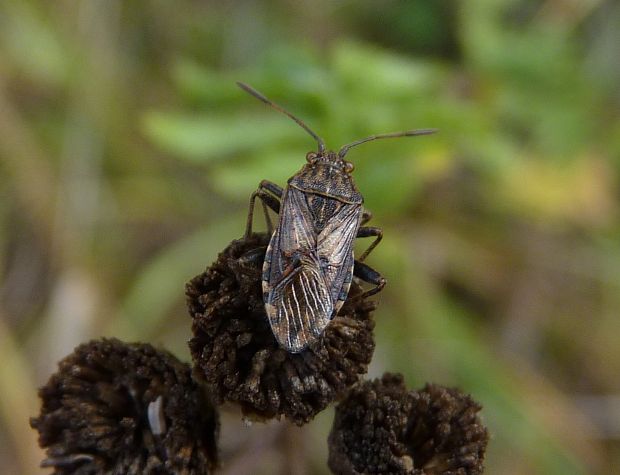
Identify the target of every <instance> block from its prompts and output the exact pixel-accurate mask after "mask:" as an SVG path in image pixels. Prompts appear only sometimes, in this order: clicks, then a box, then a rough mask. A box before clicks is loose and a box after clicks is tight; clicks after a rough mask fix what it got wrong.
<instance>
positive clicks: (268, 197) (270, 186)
mask: <svg viewBox="0 0 620 475" xmlns="http://www.w3.org/2000/svg"><path fill="white" fill-rule="evenodd" d="M268 192H270V193H268ZM282 193H283V190H282V188H280V187H279V186H278V185H276V184H275V183H272V182H270V181H267V180H263V181H261V182H260V184H259V185H258V189H257V190H256V191H255V192H254V193H252V196H250V207H249V209H248V220H247V224H246V227H245V236H246V237H247V236H249V235H250V234H252V220H253V218H254V204H255V202H256V198H257V197H258V198H260V200H261V204H262V206H263V212H264V213H265V221H266V222H267V229H268V231H269V233H270V234H271V232H272V231H273V225H272V224H271V218H270V217H269V213H268V211H267V207H269V208H271V209H272V210H273V211H275V212H276V213H279V212H280V198H281V197H282ZM274 195H275V196H274Z"/></svg>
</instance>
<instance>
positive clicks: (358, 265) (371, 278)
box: [353, 261, 387, 299]
mask: <svg viewBox="0 0 620 475" xmlns="http://www.w3.org/2000/svg"><path fill="white" fill-rule="evenodd" d="M353 275H354V276H355V277H358V278H360V279H362V280H363V281H364V282H368V283H369V284H374V287H373V288H372V289H370V290H367V291H366V292H364V293H363V294H362V295H360V296H359V298H362V299H363V298H366V297H370V296H371V295H375V294H376V293H377V292H381V290H383V287H385V284H386V282H387V281H386V280H385V278H384V277H383V276H382V275H381V274H379V272H377V271H376V270H374V269H373V268H372V267H370V266H369V265H368V264H364V263H363V262H360V261H355V265H354V266H353Z"/></svg>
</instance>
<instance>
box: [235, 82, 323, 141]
mask: <svg viewBox="0 0 620 475" xmlns="http://www.w3.org/2000/svg"><path fill="white" fill-rule="evenodd" d="M237 86H239V87H240V88H241V89H243V90H244V91H245V92H247V93H248V94H251V95H253V96H254V97H256V99H258V100H259V101H261V102H264V103H265V104H267V105H268V106H271V107H273V108H274V109H275V110H277V111H280V112H282V113H283V114H285V115H287V116H289V117H290V118H291V119H293V120H294V121H295V122H297V123H298V124H299V125H300V126H301V127H303V129H304V130H305V131H306V132H308V133H309V134H310V135H312V137H314V140H316V141H317V143H318V144H319V153H323V152H324V151H325V142H323V139H322V138H321V137H319V136H318V135H317V134H315V133H314V132H312V130H310V127H308V126H307V125H306V124H304V123H303V122H302V121H301V120H300V119H298V118H297V117H295V116H294V115H293V114H291V113H290V112H288V111H287V110H285V109H283V108H282V107H280V106H279V105H278V104H276V103H275V102H271V101H270V100H269V99H267V98H266V97H265V96H263V95H262V94H261V93H260V92H258V91H257V90H256V89H254V88H252V87H251V86H248V85H247V84H244V83H242V82H239V81H237Z"/></svg>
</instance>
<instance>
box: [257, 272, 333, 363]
mask: <svg viewBox="0 0 620 475" xmlns="http://www.w3.org/2000/svg"><path fill="white" fill-rule="evenodd" d="M265 308H266V309H267V316H268V318H269V323H270V324H271V329H272V330H273V333H274V335H275V337H276V340H278V343H279V344H280V345H282V346H283V347H284V348H286V350H287V351H289V352H291V353H297V352H300V351H302V350H303V349H304V348H305V347H306V346H308V344H310V343H311V342H312V341H314V340H315V339H316V338H317V337H318V336H320V335H321V333H322V332H323V330H324V329H325V327H326V326H327V324H328V323H329V321H330V320H331V316H332V313H333V310H334V307H333V304H332V299H331V296H330V294H329V288H328V287H327V286H326V283H325V279H323V277H322V275H321V273H320V271H319V270H318V269H317V267H316V265H314V264H313V263H308V262H302V263H301V265H300V266H299V267H298V268H297V269H295V270H294V271H293V272H292V273H291V274H290V275H288V276H286V277H285V278H284V279H283V280H282V282H281V283H280V284H279V285H277V286H276V287H275V288H274V289H273V290H272V291H271V292H270V294H269V299H268V302H266V305H265Z"/></svg>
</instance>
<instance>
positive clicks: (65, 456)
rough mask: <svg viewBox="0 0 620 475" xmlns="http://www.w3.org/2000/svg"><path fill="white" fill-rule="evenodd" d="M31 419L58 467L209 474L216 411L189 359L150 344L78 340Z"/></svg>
mask: <svg viewBox="0 0 620 475" xmlns="http://www.w3.org/2000/svg"><path fill="white" fill-rule="evenodd" d="M39 396H40V397H41V399H42V401H43V407H42V409H41V414H40V415H39V417H36V418H33V419H31V421H30V424H31V426H32V427H33V428H35V429H37V430H38V431H39V444H40V445H41V447H44V448H47V459H45V460H44V461H43V463H42V464H41V465H42V466H44V467H52V468H53V469H54V472H53V473H54V474H58V475H61V474H103V473H123V474H132V475H133V474H136V475H137V474H143V473H158V474H186V475H190V474H196V475H198V474H205V473H211V471H212V469H213V468H214V467H215V465H216V457H217V450H216V438H217V432H218V428H219V425H218V417H217V413H216V411H215V410H214V408H213V406H212V405H211V403H210V402H209V401H208V399H207V398H206V397H205V393H204V392H203V391H202V389H201V388H200V387H199V386H198V385H197V384H196V383H195V382H194V381H192V379H191V371H190V368H189V366H188V365H186V364H183V363H181V362H180V361H179V360H177V359H176V358H175V357H174V356H172V355H171V354H170V353H168V352H166V351H160V350H156V349H155V348H153V347H152V346H151V345H147V344H139V343H136V344H126V343H123V342H121V341H119V340H116V339H102V340H95V341H91V342H89V343H86V344H83V345H80V346H78V347H77V348H76V349H75V351H74V352H73V353H72V354H71V355H69V356H67V357H66V358H65V359H64V360H62V361H61V362H60V363H59V370H58V372H57V373H55V374H54V375H52V377H51V378H50V380H49V381H48V382H47V384H46V385H45V386H43V387H42V388H41V389H40V390H39Z"/></svg>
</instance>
